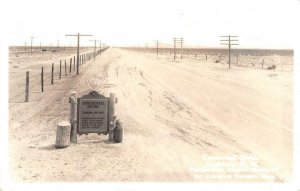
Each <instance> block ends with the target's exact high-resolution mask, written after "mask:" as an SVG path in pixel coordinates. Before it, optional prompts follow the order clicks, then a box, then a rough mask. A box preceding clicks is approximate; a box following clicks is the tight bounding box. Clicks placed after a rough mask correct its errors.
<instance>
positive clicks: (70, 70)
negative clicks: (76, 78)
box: [69, 58, 72, 73]
mask: <svg viewBox="0 0 300 191" xmlns="http://www.w3.org/2000/svg"><path fill="white" fill-rule="evenodd" d="M71 71H72V58H70V70H69V73H71Z"/></svg>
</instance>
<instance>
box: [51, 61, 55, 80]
mask: <svg viewBox="0 0 300 191" xmlns="http://www.w3.org/2000/svg"><path fill="white" fill-rule="evenodd" d="M53 73H54V63H52V70H51V84H53Z"/></svg>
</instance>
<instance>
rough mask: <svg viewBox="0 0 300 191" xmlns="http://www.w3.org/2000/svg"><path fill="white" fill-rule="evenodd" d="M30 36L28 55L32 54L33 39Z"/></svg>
mask: <svg viewBox="0 0 300 191" xmlns="http://www.w3.org/2000/svg"><path fill="white" fill-rule="evenodd" d="M29 38H30V55H32V41H33V38H34V37H33V36H31V37H29Z"/></svg>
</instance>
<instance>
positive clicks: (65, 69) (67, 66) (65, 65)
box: [17, 47, 109, 102]
mask: <svg viewBox="0 0 300 191" xmlns="http://www.w3.org/2000/svg"><path fill="white" fill-rule="evenodd" d="M108 48H109V47H106V48H104V49H101V50H97V51H92V52H89V53H85V54H81V55H79V59H78V62H77V60H76V57H75V56H74V57H71V58H70V59H67V60H68V62H67V60H64V62H63V61H62V60H60V62H59V67H58V68H59V70H58V73H56V74H55V65H54V63H52V65H51V73H50V76H48V77H45V72H44V67H43V66H42V67H41V73H39V74H36V75H34V76H32V77H31V79H30V72H29V71H26V81H25V102H28V101H29V94H30V89H29V88H30V86H29V85H30V84H31V83H35V82H34V81H36V80H38V78H39V77H40V85H41V92H44V86H45V80H50V84H51V85H53V84H54V82H55V76H57V77H58V80H60V79H62V74H63V75H64V76H68V74H69V75H70V74H71V73H72V72H75V71H76V69H78V68H79V67H81V66H82V65H84V64H85V63H86V62H87V61H89V60H90V59H92V58H94V57H96V56H97V55H99V54H100V55H101V52H104V51H105V50H106V49H108ZM77 64H78V66H77ZM56 71H57V70H56ZM22 94H24V93H21V94H19V95H22ZM19 95H17V96H19Z"/></svg>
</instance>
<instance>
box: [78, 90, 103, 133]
mask: <svg viewBox="0 0 300 191" xmlns="http://www.w3.org/2000/svg"><path fill="white" fill-rule="evenodd" d="M108 108H109V99H108V98H106V97H104V96H103V95H100V94H99V93H98V92H96V91H91V92H90V93H89V94H88V95H85V96H83V97H81V98H78V112H77V113H78V123H77V124H78V128H77V133H78V134H79V135H81V134H88V133H98V134H107V132H108V128H109V123H108V121H109V119H108V118H109V116H108V115H109V113H108Z"/></svg>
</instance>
